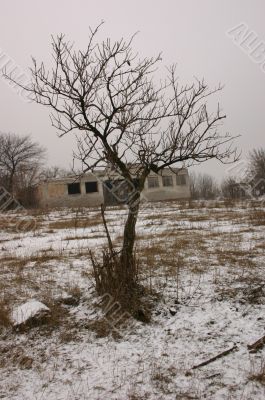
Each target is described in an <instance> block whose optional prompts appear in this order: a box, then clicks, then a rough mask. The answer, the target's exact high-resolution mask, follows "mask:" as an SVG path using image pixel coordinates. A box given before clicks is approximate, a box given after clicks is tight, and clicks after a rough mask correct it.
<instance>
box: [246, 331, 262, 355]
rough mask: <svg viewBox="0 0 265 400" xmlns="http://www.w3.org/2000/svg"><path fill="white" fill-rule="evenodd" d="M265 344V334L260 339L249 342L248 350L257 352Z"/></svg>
mask: <svg viewBox="0 0 265 400" xmlns="http://www.w3.org/2000/svg"><path fill="white" fill-rule="evenodd" d="M264 344H265V335H264V336H262V337H261V338H260V339H258V340H256V342H254V343H252V344H248V350H249V351H250V352H251V353H255V352H256V351H258V350H259V349H261V348H262V347H263V346H264Z"/></svg>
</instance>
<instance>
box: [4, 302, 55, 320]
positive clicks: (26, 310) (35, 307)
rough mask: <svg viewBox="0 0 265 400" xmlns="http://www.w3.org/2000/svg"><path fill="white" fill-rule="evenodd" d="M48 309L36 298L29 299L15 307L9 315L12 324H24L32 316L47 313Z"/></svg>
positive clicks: (35, 316)
mask: <svg viewBox="0 0 265 400" xmlns="http://www.w3.org/2000/svg"><path fill="white" fill-rule="evenodd" d="M49 311H50V309H49V308H48V307H47V306H45V304H43V303H41V302H40V301H38V300H34V299H32V300H29V301H27V302H26V303H24V304H22V305H20V306H18V307H16V308H15V309H14V310H13V312H12V315H11V318H12V321H13V324H14V326H19V325H22V324H25V323H26V322H27V321H29V320H30V319H32V318H37V317H38V316H40V315H43V314H47V313H48V312H49Z"/></svg>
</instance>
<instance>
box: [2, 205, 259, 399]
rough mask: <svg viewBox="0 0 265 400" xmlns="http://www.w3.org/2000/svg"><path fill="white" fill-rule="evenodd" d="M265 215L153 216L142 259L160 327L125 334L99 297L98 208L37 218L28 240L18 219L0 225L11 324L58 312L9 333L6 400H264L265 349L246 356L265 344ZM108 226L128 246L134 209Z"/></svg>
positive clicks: (140, 249) (181, 208) (145, 224)
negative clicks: (34, 311)
mask: <svg viewBox="0 0 265 400" xmlns="http://www.w3.org/2000/svg"><path fill="white" fill-rule="evenodd" d="M264 213H265V210H264V208H262V207H261V205H259V204H253V205H252V206H250V205H249V206H248V208H246V207H245V206H244V204H237V205H234V206H231V205H225V204H223V203H221V202H216V203H205V204H201V203H191V204H182V203H175V202H169V203H154V204H147V205H143V207H142V209H141V211H140V215H139V221H138V224H137V234H138V240H137V243H136V249H137V253H138V255H139V257H140V260H141V269H140V279H141V282H142V284H143V285H144V286H145V288H146V300H147V303H148V304H149V305H150V310H151V321H150V323H143V322H140V321H138V320H135V319H133V318H130V319H129V320H128V321H127V323H126V324H123V325H122V326H120V325H117V324H116V322H115V320H113V319H111V318H110V317H109V316H106V314H105V313H104V307H103V308H102V307H100V306H99V304H100V300H101V299H100V298H99V297H98V296H97V295H96V293H95V290H94V285H93V278H92V273H91V263H90V259H89V250H92V251H93V252H94V253H95V255H100V253H101V250H102V248H103V247H104V245H105V243H106V238H105V235H104V230H103V226H102V224H101V220H100V213H99V210H98V209H81V210H66V209H62V210H54V211H50V212H43V213H42V212H40V213H35V214H34V218H35V219H36V229H35V231H30V232H24V233H23V232H17V231H16V229H15V222H14V221H13V220H14V217H13V220H12V223H10V224H9V223H8V221H7V220H6V222H5V223H2V224H0V229H1V230H0V255H1V270H0V274H1V275H0V277H1V279H0V290H1V291H0V322H1V321H4V311H3V310H7V311H6V312H9V314H10V315H12V310H13V312H14V310H15V309H16V307H20V305H21V304H23V303H24V302H26V301H29V300H30V301H31V302H32V304H33V303H34V304H36V302H37V301H41V302H43V303H44V304H45V305H46V306H47V307H49V309H50V310H51V313H52V318H51V320H50V322H49V323H47V324H43V325H41V326H35V327H32V328H31V329H28V330H27V329H26V330H25V331H22V332H15V331H14V330H13V329H12V327H10V326H9V325H8V324H7V323H6V324H5V327H3V328H2V329H1V326H0V368H1V371H0V399H12V400H13V399H14V400H22V399H23V400H42V399H43V400H44V399H45V400H46V399H47V400H82V399H89V400H90V399H92V400H94V399H100V400H101V399H104V400H105V399H110V400H114V399H115V400H126V399H130V400H140V399H146V400H149V399H150V400H153V399H161V400H162V399H166V400H171V399H172V400H173V399H216V400H217V399H218V400H219V399H220V400H221V399H243V400H245V399H263V398H265V348H264V350H263V349H260V350H259V351H258V352H256V353H250V352H249V351H248V348H247V345H248V344H251V343H253V342H254V341H255V340H257V339H258V338H260V337H261V336H263V335H264V334H265V281H264V261H265V256H264V250H265V242H264V228H265V215H264ZM15 217H16V218H17V219H18V218H20V217H19V216H15ZM106 217H107V220H108V221H109V224H110V231H111V234H112V237H113V239H114V242H115V244H116V245H117V246H119V244H120V237H121V234H122V226H123V221H124V219H125V217H126V209H119V208H111V209H110V210H108V211H107V213H106ZM66 299H68V300H67V301H66ZM69 299H70V300H69ZM71 299H73V300H74V301H73V303H71ZM76 299H78V301H76V302H75V300H76ZM18 309H19V308H18ZM1 313H2V314H1ZM2 324H3V325H4V323H3V322H2ZM233 346H236V348H235V349H234V351H232V352H230V353H229V354H227V355H226V356H224V357H221V358H219V359H217V360H215V361H213V362H211V363H209V364H207V365H205V366H202V367H199V368H197V369H193V368H192V367H193V366H195V365H198V364H200V363H201V362H203V361H206V360H209V359H210V358H212V357H214V356H216V355H218V354H219V353H221V352H223V351H224V350H227V349H230V348H231V347H233Z"/></svg>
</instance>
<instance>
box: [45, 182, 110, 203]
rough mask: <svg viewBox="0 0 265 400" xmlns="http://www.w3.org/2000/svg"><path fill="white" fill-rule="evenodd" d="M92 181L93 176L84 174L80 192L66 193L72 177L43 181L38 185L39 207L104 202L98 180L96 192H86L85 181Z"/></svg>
mask: <svg viewBox="0 0 265 400" xmlns="http://www.w3.org/2000/svg"><path fill="white" fill-rule="evenodd" d="M89 181H90V182H91V181H92V182H94V181H95V177H94V176H91V177H89V176H86V177H85V178H82V179H81V181H79V182H80V189H81V194H71V195H69V194H68V184H69V183H73V179H71V178H70V179H68V180H67V179H64V180H58V181H50V182H45V183H42V184H41V185H39V187H38V195H37V196H38V202H39V205H40V207H93V206H98V205H100V204H102V203H103V202H104V197H103V188H102V185H101V184H100V182H98V192H94V193H86V187H85V182H89Z"/></svg>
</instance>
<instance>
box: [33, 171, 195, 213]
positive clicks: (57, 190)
mask: <svg viewBox="0 0 265 400" xmlns="http://www.w3.org/2000/svg"><path fill="white" fill-rule="evenodd" d="M181 174H183V175H185V177H186V184H185V185H177V181H176V173H174V172H173V171H170V170H165V171H163V175H164V176H172V181H173V186H163V178H162V176H163V175H156V174H154V173H152V174H150V175H149V176H150V177H157V178H158V182H159V187H155V188H149V185H148V179H147V180H146V182H145V188H144V190H143V192H142V198H143V201H144V200H148V201H163V200H174V199H188V198H190V185H189V176H188V173H187V170H181V171H180V172H178V175H181ZM96 179H98V192H94V193H86V188H85V182H94V181H96ZM105 179H106V177H105V176H104V174H101V175H98V177H97V176H95V174H93V175H92V174H87V175H85V176H83V177H82V178H81V179H79V180H76V181H74V179H73V178H72V177H69V178H65V179H57V180H53V181H49V182H44V183H42V184H41V185H39V186H38V188H37V198H38V203H39V206H40V207H93V206H99V205H100V204H102V203H104V195H103V186H102V181H104V180H105ZM73 182H80V188H81V193H80V194H71V195H69V194H68V184H70V183H73Z"/></svg>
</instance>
